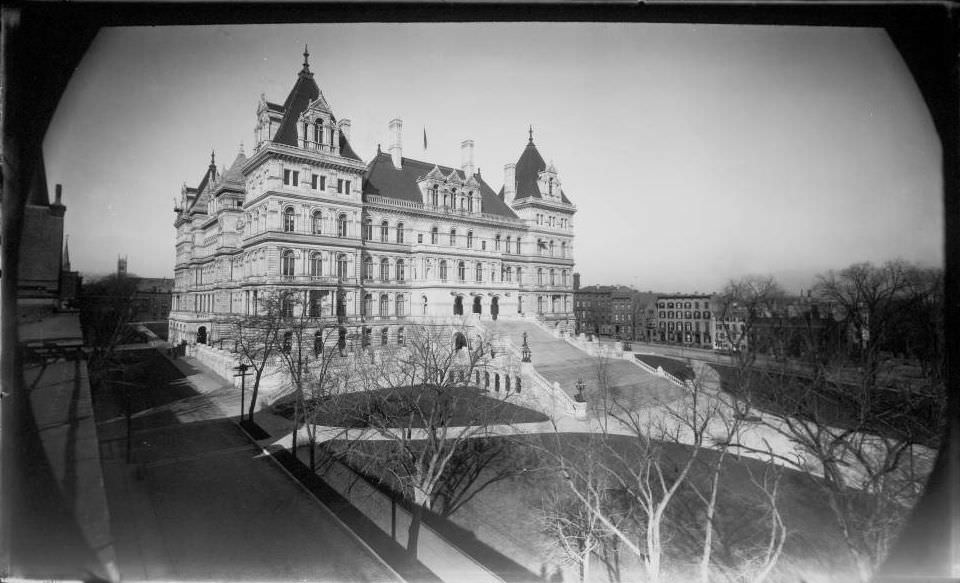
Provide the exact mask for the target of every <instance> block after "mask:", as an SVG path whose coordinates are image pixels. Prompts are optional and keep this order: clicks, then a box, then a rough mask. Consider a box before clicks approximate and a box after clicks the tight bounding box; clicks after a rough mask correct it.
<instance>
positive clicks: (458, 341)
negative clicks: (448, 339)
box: [453, 332, 467, 350]
mask: <svg viewBox="0 0 960 583" xmlns="http://www.w3.org/2000/svg"><path fill="white" fill-rule="evenodd" d="M466 346H467V337H466V336H464V335H463V334H462V333H460V332H457V333H456V334H455V335H454V336H453V349H454V350H460V349H461V348H465V347H466Z"/></svg>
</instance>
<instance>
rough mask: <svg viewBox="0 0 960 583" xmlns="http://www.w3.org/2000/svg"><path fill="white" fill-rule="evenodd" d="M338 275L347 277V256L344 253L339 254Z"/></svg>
mask: <svg viewBox="0 0 960 583" xmlns="http://www.w3.org/2000/svg"><path fill="white" fill-rule="evenodd" d="M337 277H339V278H341V279H342V278H345V277H347V256H346V255H345V254H343V253H340V254H339V255H337Z"/></svg>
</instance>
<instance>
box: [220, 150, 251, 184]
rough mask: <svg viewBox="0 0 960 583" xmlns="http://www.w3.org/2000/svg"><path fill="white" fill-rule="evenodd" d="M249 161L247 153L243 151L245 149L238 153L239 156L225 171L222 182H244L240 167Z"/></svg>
mask: <svg viewBox="0 0 960 583" xmlns="http://www.w3.org/2000/svg"><path fill="white" fill-rule="evenodd" d="M246 161H247V155H246V154H244V153H243V150H241V151H240V152H238V153H237V157H236V158H235V159H234V160H233V164H231V165H230V168H229V169H228V170H227V171H226V172H224V173H223V177H222V178H221V182H230V183H231V184H243V173H242V172H240V168H241V167H242V166H243V163H244V162H246Z"/></svg>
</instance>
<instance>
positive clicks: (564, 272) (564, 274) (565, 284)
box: [562, 269, 567, 287]
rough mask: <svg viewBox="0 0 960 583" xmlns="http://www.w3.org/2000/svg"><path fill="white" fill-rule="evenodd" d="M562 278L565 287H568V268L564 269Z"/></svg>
mask: <svg viewBox="0 0 960 583" xmlns="http://www.w3.org/2000/svg"><path fill="white" fill-rule="evenodd" d="M562 278H563V287H567V270H566V269H564V270H563V273H562Z"/></svg>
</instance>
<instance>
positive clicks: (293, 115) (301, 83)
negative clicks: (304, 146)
mask: <svg viewBox="0 0 960 583" xmlns="http://www.w3.org/2000/svg"><path fill="white" fill-rule="evenodd" d="M319 96H320V88H319V87H317V84H316V82H314V80H313V73H311V72H310V69H309V68H308V67H307V66H306V65H305V66H304V67H303V69H302V70H301V71H300V74H299V75H297V82H296V83H294V85H293V89H291V90H290V95H287V100H286V101H284V102H283V119H282V120H280V127H279V128H278V129H277V133H276V134H275V135H274V136H273V141H274V142H277V143H280V144H286V145H288V146H294V147H296V146H297V119H298V118H299V117H300V114H301V113H303V110H305V109H307V105H309V104H310V102H311V101H313V100H314V99H316V98H317V97H319Z"/></svg>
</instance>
